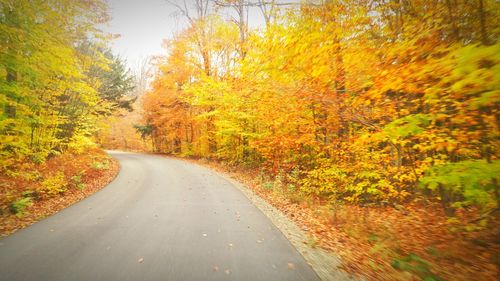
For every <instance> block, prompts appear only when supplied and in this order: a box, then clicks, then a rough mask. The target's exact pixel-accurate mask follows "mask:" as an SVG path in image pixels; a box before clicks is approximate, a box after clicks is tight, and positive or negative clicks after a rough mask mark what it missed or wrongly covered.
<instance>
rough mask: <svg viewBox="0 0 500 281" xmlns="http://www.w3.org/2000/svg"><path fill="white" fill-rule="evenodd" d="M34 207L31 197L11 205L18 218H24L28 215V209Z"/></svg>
mask: <svg viewBox="0 0 500 281" xmlns="http://www.w3.org/2000/svg"><path fill="white" fill-rule="evenodd" d="M31 205H33V201H32V199H31V197H25V198H21V199H19V200H17V201H14V202H12V203H11V204H10V211H11V212H12V213H13V214H15V215H16V216H18V217H23V216H24V215H25V214H26V208H27V207H29V206H31Z"/></svg>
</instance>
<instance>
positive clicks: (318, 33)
mask: <svg viewBox="0 0 500 281" xmlns="http://www.w3.org/2000/svg"><path fill="white" fill-rule="evenodd" d="M197 3H204V1H198V2H197ZM213 5H214V6H212V7H214V8H213V9H212V10H210V5H209V6H205V7H204V6H203V5H200V6H198V9H197V13H196V14H193V13H191V14H190V13H189V11H184V14H185V15H186V17H187V18H188V19H189V22H190V25H189V27H188V28H187V29H185V30H183V31H182V32H179V33H178V34H177V36H175V38H174V39H172V40H167V41H165V49H166V55H164V56H162V57H159V58H157V62H156V64H157V69H158V71H157V73H156V75H155V77H154V81H153V82H152V88H151V90H150V91H149V92H148V93H147V94H146V95H145V96H144V97H143V101H142V103H143V113H142V116H143V122H142V123H141V124H138V125H137V124H136V128H137V130H138V131H139V132H140V133H141V135H142V136H143V137H144V138H145V139H146V140H147V141H148V142H151V146H152V149H153V150H154V151H155V152H161V153H168V154H175V155H178V156H182V157H195V158H205V159H211V160H214V161H219V162H222V163H224V165H225V166H231V167H239V168H247V169H250V170H252V169H253V170H254V171H256V174H255V177H254V178H259V179H260V180H258V184H260V186H261V189H262V190H263V193H264V194H271V195H270V196H272V195H273V194H276V193H279V194H281V195H283V196H282V197H284V198H285V200H288V201H289V202H291V204H292V205H294V204H295V205H298V206H306V207H304V208H306V209H307V208H309V209H310V210H313V211H314V210H316V211H317V210H318V209H321V210H323V209H326V211H325V212H324V213H323V214H322V215H320V216H319V217H320V218H322V217H323V218H324V217H326V218H327V222H325V224H326V225H333V226H334V227H335V228H340V229H344V230H346V231H347V232H349V229H351V230H352V229H356V230H357V231H358V232H359V233H357V234H349V235H348V236H350V237H356V239H357V241H358V242H359V241H360V240H361V241H363V240H364V241H367V243H368V244H369V246H368V247H369V248H370V249H371V250H369V251H368V252H370V255H371V256H379V257H380V258H381V259H383V260H386V264H385V265H383V264H378V265H377V264H373V262H372V263H371V264H370V262H369V261H367V263H366V264H365V265H366V266H365V268H366V267H367V268H369V270H373V271H374V272H379V273H380V271H385V270H386V269H383V268H384V267H387V268H390V267H392V269H397V270H401V271H408V272H411V273H412V274H413V275H416V276H420V277H421V278H423V279H425V280H442V279H440V278H443V279H444V280H473V279H475V278H474V276H475V277H476V278H477V279H475V280H494V279H495V277H494V276H495V275H496V274H498V265H499V264H498V260H499V255H498V249H499V248H498V246H499V245H498V241H499V236H498V235H499V234H500V232H499V228H498V226H499V225H498V222H499V221H498V218H499V212H498V207H499V200H500V197H499V196H500V194H499V180H500V161H499V160H498V156H499V144H500V143H499V127H498V125H499V124H500V122H499V118H500V115H499V101H500V91H499V90H500V87H499V86H500V76H499V75H500V68H499V67H500V64H499V62H500V44H499V42H498V35H499V31H500V29H499V25H498V19H499V11H500V10H499V8H500V5H499V3H498V2H496V1H487V0H477V1H451V0H442V1H435V0H411V1H400V0H390V1H386V0H380V1H377V0H349V1H322V2H321V3H318V2H311V3H303V4H302V5H299V6H294V5H292V6H280V5H279V2H274V1H271V3H267V4H266V2H263V1H261V2H258V3H255V5H256V6H258V7H259V8H260V9H261V11H262V15H263V17H264V18H265V24H266V25H265V27H263V28H259V29H251V28H249V27H248V22H247V20H246V14H245V11H246V9H247V8H248V6H249V5H252V3H250V2H247V1H236V0H235V1H220V2H218V1H216V2H215V3H214V4H213ZM179 8H180V9H182V6H180V7H179ZM220 9H230V10H232V11H233V12H234V15H235V16H234V17H233V18H231V19H229V20H227V19H225V18H224V17H223V16H221V13H217V11H218V10H220ZM322 208H323V209H322ZM285 209H286V208H285ZM384 212H387V213H386V216H387V218H386V219H387V221H385V222H384V221H383V220H384V218H381V217H377V216H380V215H381V214H384ZM393 212H396V214H394V216H395V217H394V218H392V217H391V216H392V215H391V214H393ZM292 213H293V212H292ZM349 214H351V216H349ZM295 215H297V214H295ZM292 216H294V214H292ZM391 219H394V221H392V220H391ZM381 220H382V221H381ZM359 224H362V225H361V226H360V225H359ZM391 225H398V227H401V229H398V227H394V226H391ZM404 225H408V226H407V227H406V228H405V226H404ZM324 236H325V235H323V234H321V233H320V234H318V235H317V237H318V239H319V240H320V244H321V241H322V240H328V239H325V238H324ZM358 236H359V237H358ZM445 237H447V238H448V239H456V240H455V241H457V243H456V244H454V243H449V241H448V240H446V239H444V238H445ZM451 237H454V238H451ZM411 239H416V240H413V241H419V242H414V243H415V244H417V243H419V244H420V245H418V246H416V245H415V244H414V245H411V241H412V240H411ZM391 240H393V241H391ZM398 240H400V241H398ZM495 240H496V242H495ZM323 242H324V245H325V244H327V243H328V241H323ZM397 244H399V245H397ZM405 244H406V245H405ZM478 244H481V245H482V246H481V247H478V246H477V245H478ZM391 247H392V251H391V250H387V249H388V248H389V249H391ZM334 248H335V247H334ZM384 248H386V249H384ZM485 249H489V251H486V252H488V253H486V252H485ZM492 249H494V250H492ZM353 252H356V251H353ZM473 256H476V258H475V259H476V261H471V260H470V259H471V258H472V257H473ZM477 257H480V258H479V260H477ZM355 262H359V257H358V260H355ZM381 263H383V262H381ZM391 263H392V264H391ZM470 263H472V265H470ZM392 269H387V270H392ZM363 270H364V272H367V270H365V269H363ZM375 274H377V273H375ZM478 274H479V275H478ZM373 276H375V277H374V280H380V279H377V278H380V277H376V276H383V275H373ZM440 276H441V277H440ZM477 276H480V277H477ZM497 276H498V275H497ZM387 278H389V277H387ZM392 278H395V279H399V278H402V277H401V275H399V276H397V277H392ZM389 279H390V278H389ZM410 279H411V278H410Z"/></svg>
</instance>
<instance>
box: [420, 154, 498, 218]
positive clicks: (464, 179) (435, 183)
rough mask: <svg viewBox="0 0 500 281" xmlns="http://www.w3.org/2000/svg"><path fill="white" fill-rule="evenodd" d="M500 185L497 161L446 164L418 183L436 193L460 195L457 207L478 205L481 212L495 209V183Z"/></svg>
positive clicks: (433, 170) (431, 170)
mask: <svg viewBox="0 0 500 281" xmlns="http://www.w3.org/2000/svg"><path fill="white" fill-rule="evenodd" d="M499 182H500V160H494V161H492V163H488V162H487V161H485V160H467V161H461V162H457V163H446V164H442V165H436V166H433V167H432V168H430V169H429V170H428V171H427V172H426V175H425V176H424V177H422V178H421V179H420V184H421V186H422V187H425V188H428V189H430V190H436V189H438V187H442V188H444V189H446V190H448V191H449V192H451V193H456V194H459V195H460V196H461V197H462V198H463V200H459V201H457V202H455V204H454V205H455V206H456V207H460V206H468V205H477V206H481V207H482V208H483V210H488V209H493V208H496V207H498V206H497V203H498V201H497V200H498V199H497V198H496V196H498V195H497V192H498V183H499Z"/></svg>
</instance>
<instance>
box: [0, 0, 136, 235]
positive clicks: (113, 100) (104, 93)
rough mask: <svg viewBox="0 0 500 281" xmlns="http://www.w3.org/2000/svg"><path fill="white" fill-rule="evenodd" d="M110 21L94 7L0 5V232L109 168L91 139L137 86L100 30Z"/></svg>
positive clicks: (39, 1) (98, 4)
mask: <svg viewBox="0 0 500 281" xmlns="http://www.w3.org/2000/svg"><path fill="white" fill-rule="evenodd" d="M107 20H108V14H107V4H106V3H105V2H104V1H100V0H96V1H84V0H81V1H74V0H51V1H45V0H35V1H17V0H1V1H0V234H5V233H9V232H11V231H12V230H14V229H16V228H18V227H19V226H23V225H26V224H29V223H32V222H33V221H34V220H36V219H37V218H40V217H44V216H47V215H49V214H50V213H52V212H54V210H57V209H59V208H61V207H62V206H60V207H55V206H52V207H51V204H55V205H56V206H57V205H65V204H66V205H67V204H69V203H63V202H58V200H59V195H60V194H66V195H67V196H66V198H74V199H75V200H76V198H81V196H82V194H84V193H85V191H84V189H87V190H92V189H94V188H96V186H97V185H99V184H96V183H97V182H99V181H104V182H106V181H109V180H110V179H109V177H110V176H111V174H109V171H110V170H113V169H115V170H116V168H117V167H116V165H115V164H113V161H112V160H111V159H110V158H109V157H108V156H107V155H106V154H105V153H104V152H103V151H102V150H100V149H98V148H97V145H96V144H95V142H94V134H95V133H96V132H97V131H98V130H99V128H101V127H102V126H101V125H100V124H101V123H102V121H103V118H104V117H105V116H109V115H111V114H112V113H113V112H115V111H117V110H118V109H126V108H129V109H131V103H132V102H133V101H134V98H133V97H132V96H131V92H132V90H133V89H134V83H133V82H134V81H133V77H132V76H131V74H130V73H129V71H128V70H127V69H126V67H125V64H124V62H123V61H122V60H121V59H120V58H119V57H118V56H115V55H114V54H113V53H112V52H111V50H110V48H109V42H110V41H111V39H112V35H110V34H106V33H105V32H103V31H102V30H101V29H100V24H102V23H105V22H106V21H107ZM110 168H112V169H110ZM70 201H71V200H69V201H68V202H70ZM29 210H31V211H29Z"/></svg>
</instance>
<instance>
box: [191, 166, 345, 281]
mask: <svg viewBox="0 0 500 281" xmlns="http://www.w3.org/2000/svg"><path fill="white" fill-rule="evenodd" d="M197 165H200V166H202V167H204V168H207V169H210V168H209V167H206V166H205V165H202V164H197ZM210 170H211V171H213V172H215V173H216V174H217V175H219V176H220V177H222V178H224V179H225V180H227V181H229V182H230V183H232V184H233V185H234V186H235V187H237V188H238V189H239V190H240V191H241V192H242V193H243V194H244V195H245V196H246V197H247V198H248V199H249V200H250V202H252V203H253V204H254V205H255V206H256V207H257V208H258V209H259V210H260V211H261V212H262V213H264V215H266V216H267V217H268V218H269V220H271V222H272V223H273V224H274V225H275V226H276V227H277V228H278V229H279V230H280V231H281V232H282V233H283V235H285V237H286V238H287V239H288V241H290V243H291V244H292V245H293V246H294V247H295V248H296V249H297V251H298V252H299V253H300V254H301V255H302V256H303V257H304V259H305V260H306V262H307V263H308V264H309V266H311V267H312V269H313V270H314V271H315V272H316V274H317V275H318V276H319V278H320V279H321V280H323V281H329V280H335V281H343V280H355V279H354V278H353V277H352V276H350V275H349V274H347V272H345V271H342V270H341V269H340V267H341V261H340V258H339V257H337V256H336V255H335V254H333V253H331V252H327V251H326V250H323V249H321V248H313V247H311V246H310V241H311V239H310V238H309V236H308V235H307V234H306V233H305V232H304V231H303V230H301V229H300V228H299V227H298V226H297V225H296V224H295V223H294V222H292V221H291V220H289V219H288V218H287V217H286V215H284V214H283V213H282V212H281V211H279V210H278V209H276V208H274V207H273V206H272V205H271V204H269V203H268V202H266V201H265V200H264V199H262V198H261V197H260V196H258V195H257V194H255V193H254V192H253V191H252V190H251V189H250V188H248V187H246V186H245V185H244V184H243V183H241V182H239V181H237V180H235V179H234V178H232V177H231V176H230V175H227V174H225V173H223V172H220V171H216V170H213V169H210Z"/></svg>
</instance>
